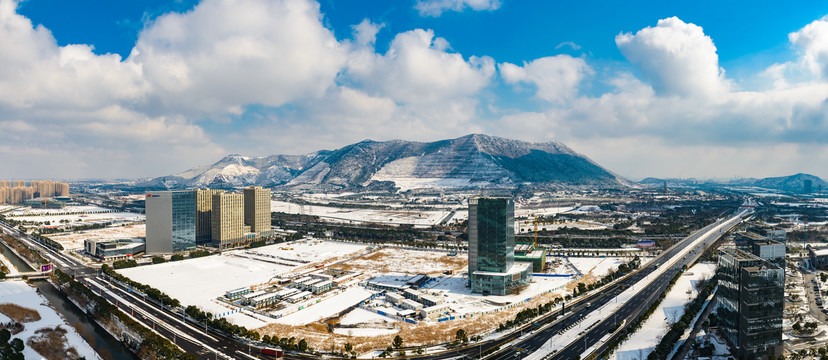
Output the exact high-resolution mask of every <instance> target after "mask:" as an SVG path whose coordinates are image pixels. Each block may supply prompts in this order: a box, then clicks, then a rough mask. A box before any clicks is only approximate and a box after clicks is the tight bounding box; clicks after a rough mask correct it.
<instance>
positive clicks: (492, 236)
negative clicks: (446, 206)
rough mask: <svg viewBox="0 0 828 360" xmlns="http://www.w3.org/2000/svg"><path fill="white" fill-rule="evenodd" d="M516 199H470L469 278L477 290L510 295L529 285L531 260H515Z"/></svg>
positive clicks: (473, 289) (473, 288) (475, 291)
mask: <svg viewBox="0 0 828 360" xmlns="http://www.w3.org/2000/svg"><path fill="white" fill-rule="evenodd" d="M514 218H515V203H514V201H512V199H510V198H500V197H493V198H484V197H480V198H472V199H469V282H470V283H471V288H472V292H473V293H480V294H490V295H506V294H511V293H514V292H516V291H519V290H520V289H521V288H522V287H524V286H525V285H528V283H529V280H530V276H531V274H532V263H531V262H515V225H514V223H515V219H514Z"/></svg>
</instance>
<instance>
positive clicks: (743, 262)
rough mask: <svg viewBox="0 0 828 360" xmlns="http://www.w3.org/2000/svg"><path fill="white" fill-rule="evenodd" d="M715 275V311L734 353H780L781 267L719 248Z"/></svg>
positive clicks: (762, 355) (746, 355)
mask: <svg viewBox="0 0 828 360" xmlns="http://www.w3.org/2000/svg"><path fill="white" fill-rule="evenodd" d="M783 266H784V265H783ZM717 274H718V278H719V290H718V292H717V295H716V301H717V304H716V314H717V317H718V318H719V321H720V328H721V330H722V333H723V334H724V335H725V338H726V339H727V340H728V341H729V342H730V343H731V344H732V345H733V346H734V347H735V348H736V349H737V351H738V355H739V356H740V357H744V358H751V359H761V358H767V357H770V356H778V355H780V354H781V353H782V314H783V310H784V285H785V271H784V269H783V268H781V267H779V266H778V265H777V264H774V263H771V262H769V261H767V260H765V259H762V258H760V257H759V256H756V255H754V254H751V253H748V252H745V251H742V250H738V249H722V250H721V251H720V253H719V269H718V271H717Z"/></svg>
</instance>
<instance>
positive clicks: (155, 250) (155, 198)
mask: <svg viewBox="0 0 828 360" xmlns="http://www.w3.org/2000/svg"><path fill="white" fill-rule="evenodd" d="M146 212H147V254H163V253H176V252H181V251H187V250H192V249H195V247H196V197H195V192H193V191H157V192H156V191H154V192H148V193H147V196H146Z"/></svg>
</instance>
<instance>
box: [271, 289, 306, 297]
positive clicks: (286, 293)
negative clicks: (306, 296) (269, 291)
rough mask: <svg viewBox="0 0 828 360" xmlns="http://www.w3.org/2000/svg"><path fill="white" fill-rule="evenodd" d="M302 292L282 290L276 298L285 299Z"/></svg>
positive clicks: (277, 293)
mask: <svg viewBox="0 0 828 360" xmlns="http://www.w3.org/2000/svg"><path fill="white" fill-rule="evenodd" d="M300 291H301V290H299V289H290V288H288V289H282V290H279V291H277V292H276V297H278V298H279V299H284V298H287V297H290V296H291V295H293V294H298V293H299V292H300Z"/></svg>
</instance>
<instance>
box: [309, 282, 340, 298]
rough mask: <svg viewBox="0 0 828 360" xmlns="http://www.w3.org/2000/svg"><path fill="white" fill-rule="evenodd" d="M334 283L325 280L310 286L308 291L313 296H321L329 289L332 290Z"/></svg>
mask: <svg viewBox="0 0 828 360" xmlns="http://www.w3.org/2000/svg"><path fill="white" fill-rule="evenodd" d="M333 286H334V282H333V281H330V280H325V281H322V282H319V283H316V284H313V285H311V287H310V291H311V292H312V293H314V294H317V295H318V294H322V293H325V292H327V291H329V290H331V289H333Z"/></svg>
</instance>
